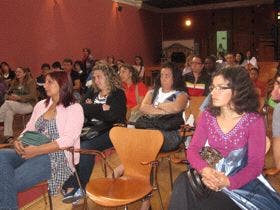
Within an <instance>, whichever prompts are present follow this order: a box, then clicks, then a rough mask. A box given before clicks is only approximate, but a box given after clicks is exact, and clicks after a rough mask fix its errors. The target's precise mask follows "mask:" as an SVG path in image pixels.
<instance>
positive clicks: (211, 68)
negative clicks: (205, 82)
mask: <svg viewBox="0 0 280 210" xmlns="http://www.w3.org/2000/svg"><path fill="white" fill-rule="evenodd" d="M204 68H205V71H206V72H207V73H208V74H209V75H210V76H211V75H212V74H213V73H214V72H216V71H218V70H219V69H221V64H220V63H217V62H216V57H215V56H214V55H210V56H207V57H206V58H205V62H204Z"/></svg>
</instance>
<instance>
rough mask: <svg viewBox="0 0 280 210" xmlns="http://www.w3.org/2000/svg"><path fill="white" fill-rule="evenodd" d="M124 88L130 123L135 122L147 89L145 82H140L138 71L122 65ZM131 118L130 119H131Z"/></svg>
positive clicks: (127, 65)
mask: <svg viewBox="0 0 280 210" xmlns="http://www.w3.org/2000/svg"><path fill="white" fill-rule="evenodd" d="M119 74H120V78H121V81H122V86H123V89H124V92H125V96H126V106H127V108H128V111H129V112H130V113H129V114H130V117H128V120H129V121H135V120H136V118H137V116H134V115H137V111H138V110H139V107H140V104H141V103H142V101H143V98H144V96H145V94H146V93H147V88H146V86H145V85H144V83H143V82H141V81H140V78H139V76H138V71H137V70H136V69H135V68H134V67H133V66H131V65H129V64H122V65H121V66H120V70H119ZM129 118H130V119H129Z"/></svg>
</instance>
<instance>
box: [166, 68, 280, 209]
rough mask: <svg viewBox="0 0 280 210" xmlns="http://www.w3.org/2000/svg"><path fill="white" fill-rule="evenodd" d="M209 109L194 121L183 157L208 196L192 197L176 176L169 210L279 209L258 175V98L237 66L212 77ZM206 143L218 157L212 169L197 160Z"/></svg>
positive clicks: (261, 151) (261, 152) (261, 135)
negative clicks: (206, 189)
mask: <svg viewBox="0 0 280 210" xmlns="http://www.w3.org/2000/svg"><path fill="white" fill-rule="evenodd" d="M210 93H211V97H212V100H211V104H210V106H209V107H208V109H207V110H206V111H204V112H203V113H202V115H201V117H200V119H199V121H198V124H197V127H196V130H195V133H194V136H193V138H192V141H191V144H190V146H189V148H188V150H187V152H186V155H187V159H188V161H189V163H190V165H191V166H192V167H193V168H195V169H196V170H197V171H198V172H199V173H200V175H201V179H202V182H203V183H204V185H206V187H208V188H209V189H211V192H210V194H209V195H208V194H207V195H204V196H202V197H200V198H198V196H196V194H195V193H194V191H193V190H192V187H191V185H190V182H189V179H188V178H186V176H185V174H182V175H181V176H179V177H178V179H177V181H176V184H175V187H174V191H173V194H172V198H171V202H170V206H169V209H172V210H173V209H176V210H180V209H215V210H217V209H275V210H276V209H279V206H280V197H279V195H278V193H276V192H275V191H274V189H273V188H272V187H271V186H270V185H269V183H268V182H267V181H266V180H265V179H264V178H263V176H262V175H261V173H262V169H263V166H264V158H265V124H264V120H263V117H262V116H261V115H260V114H258V107H259V102H258V96H257V93H256V91H255V89H254V87H253V84H252V82H251V81H250V78H249V75H248V73H247V72H246V71H245V69H243V68H242V67H230V68H225V69H222V70H221V71H219V72H217V73H215V74H214V75H213V81H212V85H211V86H210ZM206 144H209V146H210V147H211V148H214V149H216V150H218V151H219V152H220V153H221V155H222V157H223V158H222V160H220V161H219V162H218V163H217V164H216V165H215V167H214V168H212V167H211V166H210V165H208V163H207V162H206V161H204V160H203V159H202V157H201V156H200V151H201V149H202V148H203V147H204V146H205V145H206Z"/></svg>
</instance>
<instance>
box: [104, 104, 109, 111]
mask: <svg viewBox="0 0 280 210" xmlns="http://www.w3.org/2000/svg"><path fill="white" fill-rule="evenodd" d="M102 109H103V111H109V110H110V106H109V105H108V104H102Z"/></svg>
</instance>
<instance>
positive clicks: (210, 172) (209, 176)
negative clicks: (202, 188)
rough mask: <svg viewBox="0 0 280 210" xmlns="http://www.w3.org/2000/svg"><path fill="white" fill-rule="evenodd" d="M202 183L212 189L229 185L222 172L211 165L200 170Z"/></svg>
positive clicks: (215, 189)
mask: <svg viewBox="0 0 280 210" xmlns="http://www.w3.org/2000/svg"><path fill="white" fill-rule="evenodd" d="M201 176H202V181H203V183H204V184H205V185H206V186H207V187H209V188H210V189H212V190H214V191H219V190H221V189H222V188H224V187H228V186H230V181H229V179H228V177H227V176H226V175H224V173H221V172H219V171H217V170H215V169H213V168H211V167H205V168H203V169H202V170H201Z"/></svg>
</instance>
